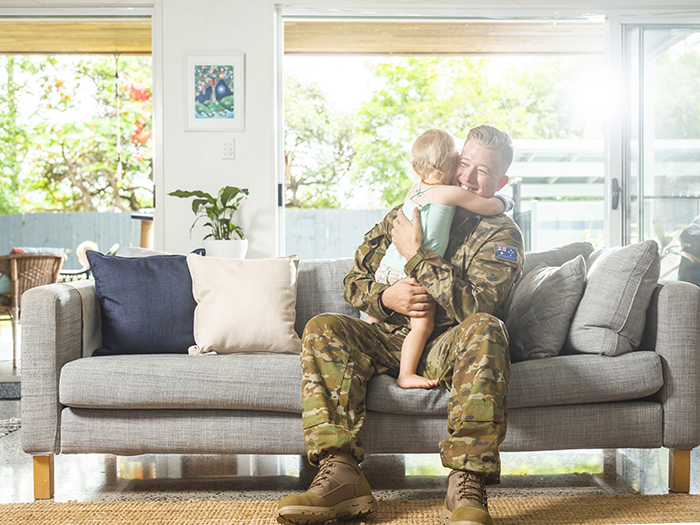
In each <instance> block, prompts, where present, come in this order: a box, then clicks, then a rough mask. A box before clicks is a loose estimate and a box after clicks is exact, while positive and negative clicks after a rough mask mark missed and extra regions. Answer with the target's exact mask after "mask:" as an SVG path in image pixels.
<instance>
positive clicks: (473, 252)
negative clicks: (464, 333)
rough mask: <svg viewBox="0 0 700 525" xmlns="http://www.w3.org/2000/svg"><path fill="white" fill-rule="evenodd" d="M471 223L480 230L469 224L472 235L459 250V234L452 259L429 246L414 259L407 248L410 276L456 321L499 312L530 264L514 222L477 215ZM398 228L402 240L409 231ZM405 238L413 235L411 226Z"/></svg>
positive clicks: (452, 242)
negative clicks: (410, 230)
mask: <svg viewBox="0 0 700 525" xmlns="http://www.w3.org/2000/svg"><path fill="white" fill-rule="evenodd" d="M469 221H477V224H475V228H473V230H472V228H469V227H468V226H467V230H468V231H470V233H469V234H468V235H466V236H465V237H464V238H463V240H462V242H460V244H459V245H457V246H455V243H456V242H459V241H458V240H457V239H455V238H454V233H456V232H453V237H452V238H451V239H450V246H448V252H447V253H446V254H445V256H446V257H447V260H446V259H444V258H442V257H440V256H439V255H437V254H436V253H434V252H433V251H431V250H428V249H427V248H425V247H423V246H421V247H419V248H418V249H417V250H416V251H414V252H413V255H411V253H410V252H412V251H413V250H412V248H410V249H406V251H407V255H409V256H411V257H410V259H409V260H408V263H407V264H406V266H405V268H404V270H405V271H406V274H408V275H413V276H415V277H416V279H417V280H418V282H419V283H420V284H421V285H422V286H423V287H424V288H425V290H426V291H427V292H428V293H429V294H430V295H431V296H432V297H433V298H434V299H435V301H436V302H437V303H438V304H439V305H440V306H441V307H442V308H444V309H445V311H446V313H447V315H448V316H449V317H450V318H452V319H453V320H454V321H456V322H461V321H463V320H464V319H466V318H467V317H468V316H469V315H471V314H473V313H476V312H484V313H494V312H495V311H496V309H497V308H498V307H499V306H500V305H501V304H502V303H503V302H504V301H505V299H506V297H507V296H508V293H509V292H510V289H511V287H512V286H513V284H515V282H516V281H517V279H518V278H519V277H520V274H521V272H522V266H523V261H524V249H523V242H522V236H521V234H520V230H519V229H518V228H517V226H515V224H514V223H513V222H512V221H511V219H509V218H507V217H503V216H500V217H497V218H496V217H494V218H485V217H481V218H479V217H478V216H474V217H472V218H470V219H469ZM400 222H401V221H399V223H400ZM394 227H395V229H394V234H395V236H398V235H397V234H399V232H400V230H401V229H403V228H401V224H398V225H397V223H395V225H394ZM463 227H464V226H463ZM414 228H415V220H414ZM404 234H405V235H406V236H408V235H410V232H408V226H407V227H406V229H405V230H404ZM394 242H395V243H396V238H395V241H394ZM399 251H401V249H399ZM404 256H406V254H404Z"/></svg>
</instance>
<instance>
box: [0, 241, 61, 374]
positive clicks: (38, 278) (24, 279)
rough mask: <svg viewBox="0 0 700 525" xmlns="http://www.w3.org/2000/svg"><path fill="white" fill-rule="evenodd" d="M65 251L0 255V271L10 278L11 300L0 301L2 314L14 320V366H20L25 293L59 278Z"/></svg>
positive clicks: (0, 314) (0, 312) (0, 313)
mask: <svg viewBox="0 0 700 525" xmlns="http://www.w3.org/2000/svg"><path fill="white" fill-rule="evenodd" d="M66 258H67V257H66V254H65V253H12V254H10V255H3V256H0V273H2V274H4V275H5V276H6V277H7V278H8V279H9V280H10V293H11V297H10V304H8V305H5V304H3V305H0V316H8V317H9V318H10V319H11V320H12V345H13V352H12V366H13V368H17V356H18V354H19V337H18V335H19V332H18V331H17V330H18V328H19V326H18V325H19V320H20V316H21V312H22V294H23V293H24V292H26V291H27V290H29V289H30V288H34V287H35V286H41V285H44V284H52V283H55V282H56V281H57V280H58V275H59V273H60V271H61V266H63V263H64V262H65V261H66Z"/></svg>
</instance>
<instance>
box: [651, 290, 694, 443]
mask: <svg viewBox="0 0 700 525" xmlns="http://www.w3.org/2000/svg"><path fill="white" fill-rule="evenodd" d="M641 348H642V349H646V350H654V351H655V352H656V353H657V354H659V356H660V357H661V363H662V367H663V374H664V386H663V387H662V388H661V390H660V391H659V392H658V393H657V394H656V396H655V397H656V399H658V400H659V401H660V402H661V403H663V406H664V434H663V440H664V446H665V447H668V448H674V449H681V450H690V449H692V448H694V447H696V446H698V445H700V288H698V287H697V286H695V285H693V284H690V283H686V282H681V281H661V282H660V283H659V285H658V286H657V287H656V290H655V291H654V294H653V296H652V298H651V303H650V305H649V309H648V310H647V320H646V328H645V332H644V337H643V340H642V347H641Z"/></svg>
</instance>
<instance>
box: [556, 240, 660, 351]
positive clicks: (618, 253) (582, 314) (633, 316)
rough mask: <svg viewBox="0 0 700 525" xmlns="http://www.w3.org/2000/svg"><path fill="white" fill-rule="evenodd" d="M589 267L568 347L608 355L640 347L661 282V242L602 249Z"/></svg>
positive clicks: (593, 254) (568, 349)
mask: <svg viewBox="0 0 700 525" xmlns="http://www.w3.org/2000/svg"><path fill="white" fill-rule="evenodd" d="M586 265H587V267H588V270H587V275H586V290H585V291H584V293H583V297H582V298H581V302H580V303H579V305H578V309H577V310H576V313H575V314H574V319H573V321H572V322H571V329H570V330H569V336H568V338H567V340H566V345H565V348H566V350H567V351H569V352H571V351H573V352H584V353H591V354H604V355H609V356H616V355H620V354H624V353H626V352H631V351H632V350H636V349H637V348H638V347H639V344H640V343H641V340H642V334H643V332H644V325H645V322H646V314H647V308H648V307H649V301H651V296H652V294H653V293H654V289H655V288H656V284H657V281H658V280H659V273H660V269H661V264H660V260H659V247H658V245H657V244H656V242H655V241H653V240H648V241H644V242H640V243H637V244H630V245H629V246H623V247H617V248H601V249H598V250H596V251H595V252H593V253H592V254H591V256H590V257H589V258H588V260H587V261H586Z"/></svg>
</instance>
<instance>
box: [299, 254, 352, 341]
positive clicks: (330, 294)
mask: <svg viewBox="0 0 700 525" xmlns="http://www.w3.org/2000/svg"><path fill="white" fill-rule="evenodd" d="M352 262H353V259H352V257H345V258H341V259H317V260H308V261H305V260H301V261H299V274H298V278H297V317H296V323H295V324H294V328H295V330H296V332H297V333H298V334H299V336H300V337H301V334H302V332H303V331H304V327H305V326H306V323H308V322H309V320H310V319H311V318H312V317H314V316H316V315H319V314H323V313H327V312H332V313H338V314H345V315H349V316H351V317H360V312H359V310H357V309H356V308H353V307H352V306H350V305H349V304H348V303H347V302H346V301H345V299H344V298H343V278H344V277H345V276H346V275H347V273H348V272H349V271H350V268H352Z"/></svg>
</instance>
